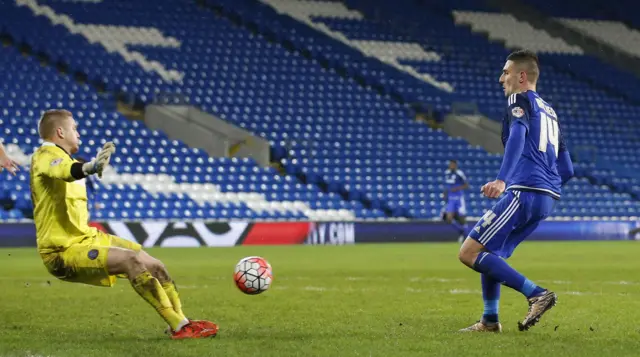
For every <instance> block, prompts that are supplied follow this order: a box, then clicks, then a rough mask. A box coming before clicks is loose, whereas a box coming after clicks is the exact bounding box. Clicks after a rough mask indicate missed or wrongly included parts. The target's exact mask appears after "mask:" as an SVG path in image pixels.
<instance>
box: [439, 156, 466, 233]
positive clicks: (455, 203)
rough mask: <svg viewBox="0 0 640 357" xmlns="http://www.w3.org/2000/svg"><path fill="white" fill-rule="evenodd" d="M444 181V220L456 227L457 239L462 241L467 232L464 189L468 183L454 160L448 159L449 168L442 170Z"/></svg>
mask: <svg viewBox="0 0 640 357" xmlns="http://www.w3.org/2000/svg"><path fill="white" fill-rule="evenodd" d="M444 182H445V188H444V202H445V206H444V220H445V221H447V223H449V224H452V225H453V226H454V227H455V228H456V230H457V231H458V233H459V234H460V237H459V238H458V241H459V242H460V243H462V241H463V240H464V238H465V236H466V234H467V220H466V217H465V216H466V215H467V205H466V203H465V200H464V190H466V189H468V188H469V183H468V182H467V177H466V176H465V175H464V173H463V172H462V170H460V169H458V162H457V161H456V160H450V161H449V168H448V169H447V170H446V171H445V172H444Z"/></svg>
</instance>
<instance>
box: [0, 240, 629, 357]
mask: <svg viewBox="0 0 640 357" xmlns="http://www.w3.org/2000/svg"><path fill="white" fill-rule="evenodd" d="M457 250H458V245H457V244H454V243H452V244H408V245H396V244H388V245H356V246H340V247H336V246H284V247H283V246H280V247H234V248H200V249H197V248H196V249H194V248H185V249H175V248H170V249H166V248H165V249H152V250H150V253H151V254H152V255H155V256H156V257H158V258H160V259H162V260H163V261H164V262H165V264H166V265H167V267H168V269H169V271H170V272H171V273H172V275H173V277H174V279H175V280H176V281H177V283H178V287H179V288H180V293H181V296H182V300H183V303H184V309H185V312H186V313H187V315H188V316H189V317H192V318H205V319H211V320H212V321H215V322H217V323H218V324H219V325H220V333H219V335H218V337H216V338H214V339H207V340H189V341H172V340H169V339H168V338H167V337H166V336H165V335H164V334H163V332H162V331H163V329H164V328H165V325H164V323H163V321H162V320H161V319H160V318H159V317H158V316H157V315H156V313H155V312H154V311H153V310H152V309H151V307H150V306H148V305H147V304H146V303H145V302H144V301H143V300H141V299H140V298H139V297H138V295H137V294H136V293H135V292H134V291H133V289H132V288H131V287H130V285H129V283H128V281H126V280H119V281H118V284H117V285H116V286H115V287H113V288H111V289H108V288H97V287H87V286H83V285H79V284H70V283H64V282H60V281H58V280H55V279H53V278H52V277H50V276H48V274H47V273H46V271H45V269H44V267H43V265H42V263H41V261H40V259H39V257H38V255H37V254H36V252H35V249H4V250H0V357H6V356H16V357H18V356H20V357H22V356H55V357H63V356H64V357H67V356H68V357H73V356H82V357H91V356H100V357H107V356H147V357H152V356H153V357H155V356H516V355H517V356H561V355H567V356H601V355H606V356H638V355H640V325H639V324H638V321H640V259H638V257H639V254H638V252H640V246H638V244H637V242H630V241H628V242H575V243H543V242H527V243H525V244H523V245H522V246H521V247H520V248H519V249H518V251H516V254H515V255H514V256H513V257H512V258H511V259H510V263H511V264H512V265H513V266H514V267H516V268H517V269H519V270H520V271H521V272H522V273H524V274H525V275H526V276H528V277H529V278H530V279H532V280H534V281H536V282H538V283H540V284H541V285H543V286H545V287H548V288H550V289H552V290H554V291H556V292H557V293H558V295H559V303H558V305H557V306H556V307H555V308H554V309H552V310H551V311H550V312H548V313H547V315H545V316H544V318H543V320H542V321H541V322H540V323H539V324H538V325H537V326H535V327H534V328H532V329H531V330H530V331H528V332H519V331H518V329H517V321H518V320H521V319H522V318H523V317H524V315H525V313H526V311H527V303H526V300H525V299H524V298H523V297H522V296H521V295H520V294H519V293H517V292H514V291H511V290H510V289H508V288H506V287H503V290H502V291H503V293H502V302H501V306H500V317H501V321H502V323H503V325H504V328H505V331H504V333H503V334H500V335H493V334H461V333H458V332H456V331H457V330H458V329H460V328H463V327H466V326H468V325H469V324H471V323H473V322H475V321H476V320H477V319H478V318H479V317H480V314H481V312H482V299H481V293H480V278H479V276H478V274H477V273H475V272H473V271H471V270H469V269H467V268H465V267H464V266H463V265H462V264H460V263H459V262H458V260H457ZM249 255H260V256H263V257H265V258H266V259H268V260H269V262H270V263H271V264H272V266H273V269H274V276H275V279H274V283H273V285H272V288H271V290H269V291H268V292H266V293H264V294H262V295H258V296H249V295H244V294H242V293H241V292H240V291H239V290H237V289H236V287H235V286H234V285H233V282H232V272H233V268H234V265H235V263H236V262H237V261H238V260H239V259H241V258H243V257H245V256H249Z"/></svg>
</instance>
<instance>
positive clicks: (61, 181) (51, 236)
mask: <svg viewBox="0 0 640 357" xmlns="http://www.w3.org/2000/svg"><path fill="white" fill-rule="evenodd" d="M38 131H39V133H40V137H41V138H42V139H43V140H44V143H43V145H42V147H40V148H39V149H38V150H36V152H35V153H34V154H33V156H32V159H31V195H32V199H33V211H34V212H33V215H34V221H35V225H36V235H37V242H38V252H39V253H40V256H41V257H42V260H43V262H44V265H45V266H46V268H47V270H48V271H49V272H50V273H51V274H52V275H54V276H55V277H56V278H58V279H61V280H64V281H68V282H74V283H84V284H89V285H96V286H105V287H110V286H112V285H113V284H114V283H115V279H116V276H120V277H127V278H128V279H129V281H130V282H131V286H132V287H133V289H134V290H135V291H136V292H137V293H138V294H139V295H140V296H141V297H142V298H143V299H145V300H146V301H147V302H148V303H149V304H151V306H153V307H154V308H155V309H156V311H157V312H158V313H159V314H160V316H162V318H163V319H164V320H165V321H166V322H167V323H168V324H169V326H170V327H171V338H172V339H184V338H201V337H213V336H215V335H216V334H217V332H218V327H217V326H216V325H215V324H214V323H212V322H209V321H203V320H189V319H187V318H186V317H185V315H184V314H183V312H182V306H181V303H180V298H179V297H178V292H177V290H176V287H175V284H174V282H173V281H172V280H171V278H170V277H169V273H168V272H167V270H166V269H165V267H164V265H163V264H162V262H160V261H159V260H157V259H155V258H153V257H151V256H150V255H149V254H147V253H146V252H145V251H143V250H142V247H141V246H140V245H139V244H137V243H134V242H131V241H128V240H125V239H122V238H119V237H115V236H112V235H109V234H106V233H103V232H101V231H98V230H97V229H96V228H93V227H89V225H88V218H89V217H88V216H89V214H88V210H87V191H86V187H85V180H84V179H85V177H87V176H89V175H94V174H98V176H99V177H101V176H102V170H103V169H104V167H105V166H106V165H107V164H108V163H109V160H110V158H111V155H112V154H113V153H114V152H115V145H114V144H113V143H111V142H107V143H106V144H104V147H103V148H102V149H101V150H100V152H99V153H98V155H97V156H96V158H94V159H93V160H91V161H90V162H86V163H81V162H78V161H76V160H74V159H73V158H72V157H71V155H72V154H75V153H76V152H78V149H79V141H80V140H79V139H80V135H79V134H78V131H77V123H76V122H75V120H74V119H73V116H72V114H71V113H70V112H68V111H66V110H50V111H47V112H45V113H44V115H43V116H42V118H41V119H40V122H39V124H38Z"/></svg>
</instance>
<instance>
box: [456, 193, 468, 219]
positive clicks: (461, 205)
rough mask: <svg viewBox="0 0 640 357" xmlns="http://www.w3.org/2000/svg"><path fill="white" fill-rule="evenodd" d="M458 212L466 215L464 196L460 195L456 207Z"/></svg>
mask: <svg viewBox="0 0 640 357" xmlns="http://www.w3.org/2000/svg"><path fill="white" fill-rule="evenodd" d="M458 214H460V215H461V216H466V215H467V203H466V201H465V200H464V196H462V197H460V207H459V208H458Z"/></svg>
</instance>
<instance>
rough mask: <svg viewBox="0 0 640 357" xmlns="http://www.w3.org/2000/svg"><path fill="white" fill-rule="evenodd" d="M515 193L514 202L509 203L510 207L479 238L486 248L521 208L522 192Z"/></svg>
mask: <svg viewBox="0 0 640 357" xmlns="http://www.w3.org/2000/svg"><path fill="white" fill-rule="evenodd" d="M513 193H514V195H515V197H513V200H512V201H511V203H509V206H507V208H506V209H505V210H504V211H503V212H502V214H501V215H500V217H499V218H498V219H497V220H496V221H494V222H493V224H491V225H490V226H489V228H488V229H487V230H486V231H484V233H483V234H482V235H481V236H480V238H478V242H479V243H480V244H482V245H485V246H486V244H487V243H489V241H490V240H491V238H493V236H495V235H496V233H498V231H500V230H501V229H502V227H504V225H505V224H507V222H508V221H509V220H510V219H511V217H513V215H514V214H515V213H516V211H517V210H518V207H520V192H518V191H514V192H513Z"/></svg>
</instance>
